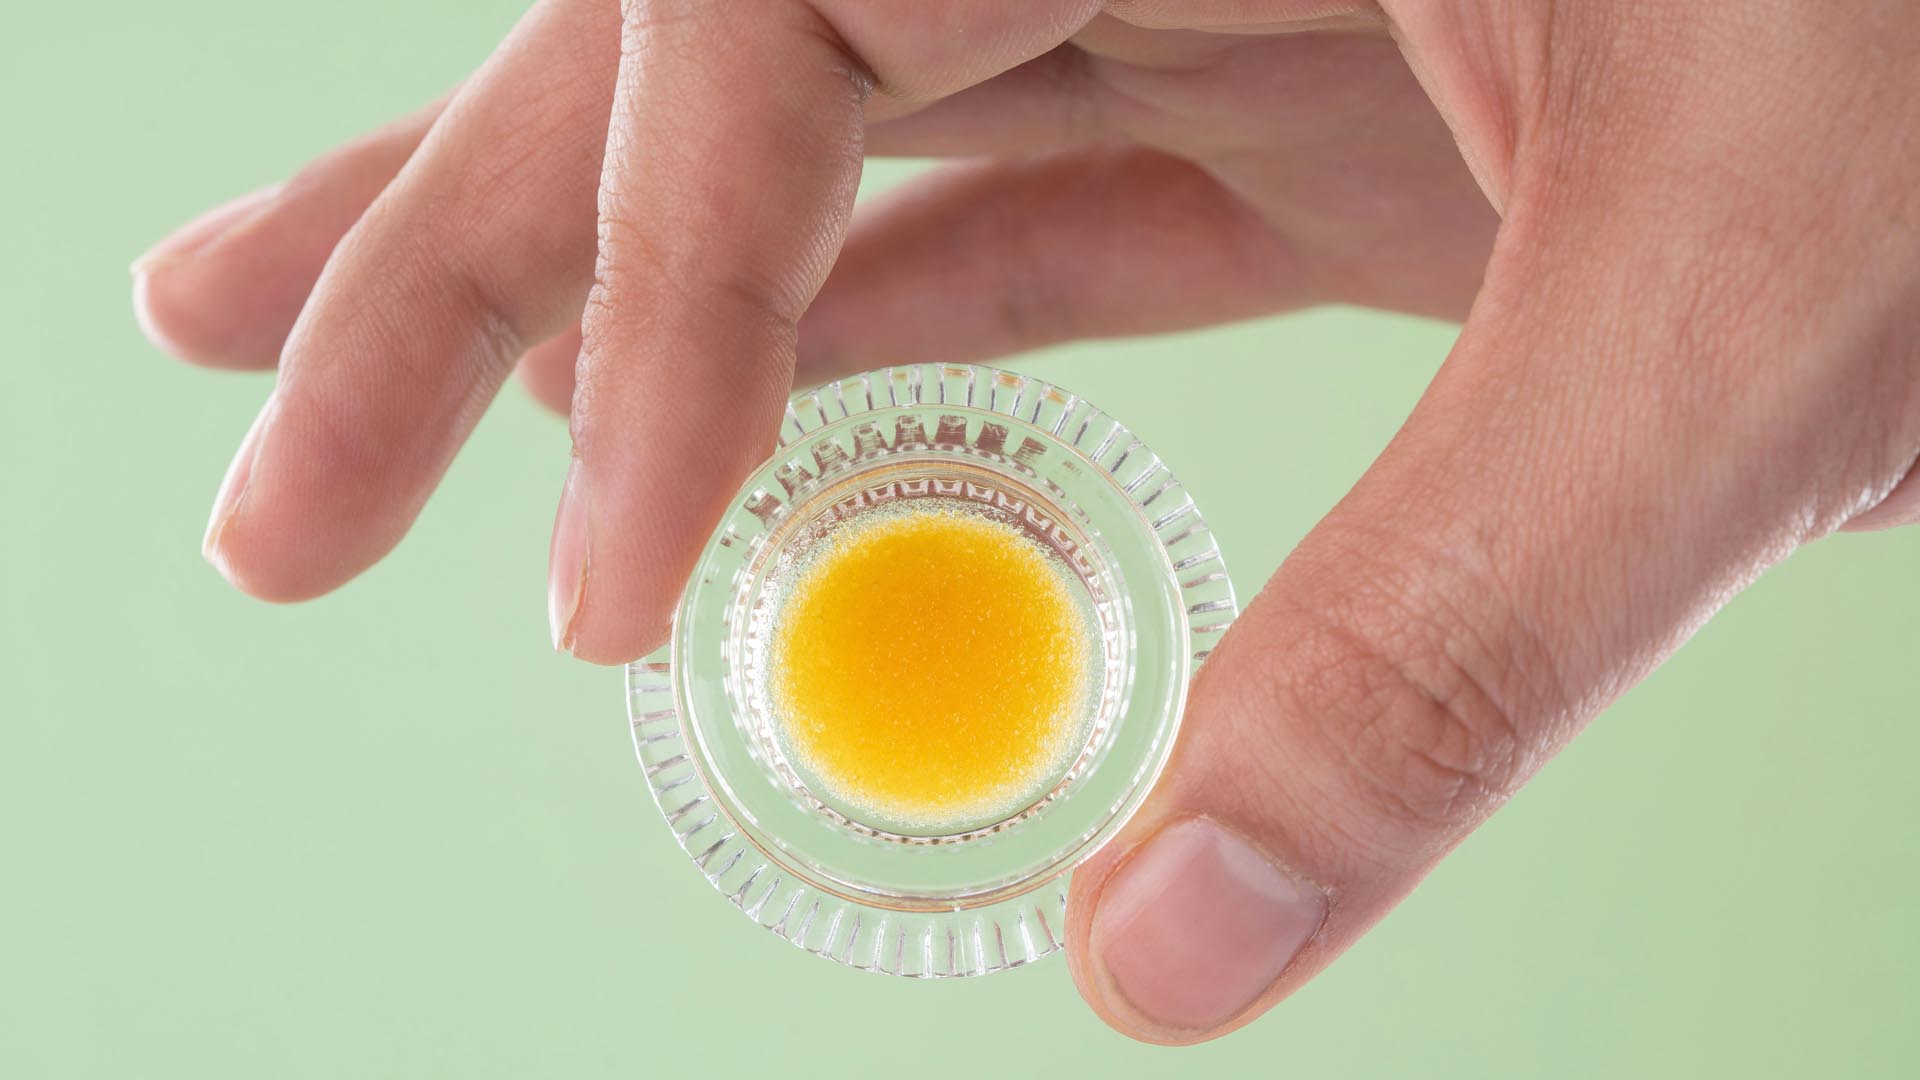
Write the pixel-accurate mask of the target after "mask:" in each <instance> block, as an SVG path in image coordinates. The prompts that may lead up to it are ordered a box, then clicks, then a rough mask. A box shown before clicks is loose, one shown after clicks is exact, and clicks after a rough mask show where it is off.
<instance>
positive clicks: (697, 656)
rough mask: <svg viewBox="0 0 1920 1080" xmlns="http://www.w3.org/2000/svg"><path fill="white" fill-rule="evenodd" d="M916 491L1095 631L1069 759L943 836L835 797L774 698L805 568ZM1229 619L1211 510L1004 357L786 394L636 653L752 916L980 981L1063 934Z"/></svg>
mask: <svg viewBox="0 0 1920 1080" xmlns="http://www.w3.org/2000/svg"><path fill="white" fill-rule="evenodd" d="M920 504H925V505H927V506H940V507H953V506H959V507H962V508H964V509H965V510H967V511H968V512H970V513H976V514H978V515H980V516H982V517H986V518H988V519H990V520H993V521H996V522H998V523H1000V524H1003V525H1006V526H1009V527H1011V528H1013V529H1017V530H1018V531H1019V532H1020V533H1021V535H1023V536H1024V537H1026V538H1027V539H1029V540H1031V541H1033V542H1034V543H1035V544H1037V545H1039V547H1040V548H1041V549H1042V550H1043V551H1045V552H1046V553H1047V555H1048V557H1049V558H1051V559H1054V560H1057V562H1058V565H1059V566H1060V567H1062V568H1063V570H1064V571H1065V573H1064V574H1063V580H1065V581H1067V582H1068V583H1069V589H1068V591H1069V592H1070V593H1071V594H1072V596H1073V602H1074V604H1075V605H1076V606H1077V607H1078V608H1079V609H1080V611H1081V613H1082V615H1083V616H1084V619H1085V622H1086V625H1087V626H1088V627H1089V628H1090V637H1091V639H1092V642H1093V647H1092V648H1091V649H1090V650H1089V652H1090V654H1091V665H1092V666H1091V668H1090V679H1089V686H1090V688H1091V692H1090V693H1089V694H1087V695H1086V709H1087V715H1086V716H1085V717H1082V718H1080V719H1081V721H1082V722H1081V723H1080V724H1079V725H1078V727H1077V728H1075V730H1076V731H1077V732H1078V733H1079V734H1078V736H1077V738H1076V743H1075V751H1077V752H1071V753H1069V754H1067V755H1065V756H1063V757H1062V759H1061V764H1060V766H1059V768H1058V769H1057V770H1056V771H1055V773H1054V775H1052V776H1050V777H1049V778H1048V780H1047V782H1046V783H1045V784H1044V785H1043V789H1042V790H1038V791H1037V793H1036V794H1035V795H1034V797H1033V798H1031V799H1030V800H1022V802H1021V804H1020V805H1018V806H1013V807H1008V808H1005V809H1003V810H1000V811H996V812H994V813H992V814H988V815H985V816H984V817H976V818H975V819H973V820H966V821H956V822H950V823H947V824H944V825H941V826H938V827H928V826H926V825H924V824H915V823H913V822H906V821H893V820H887V819H885V818H884V816H882V815H879V814H876V813H874V812H872V811H868V810H862V809H860V808H859V807H857V806H855V805H853V804H850V803H848V802H846V801H844V800H842V799H840V798H837V797H836V796H835V794H834V793H833V792H831V791H829V790H827V789H826V788H825V787H824V786H823V785H821V784H820V783H819V782H818V781H817V779H816V778H814V777H811V776H810V775H809V774H808V772H807V770H806V769H804V768H802V767H799V766H797V765H796V763H795V761H794V760H793V755H792V754H790V753H788V752H787V750H786V748H785V746H784V744H783V740H782V736H781V732H780V728H779V725H778V724H777V723H775V722H774V718H773V716H772V715H771V712H772V709H773V705H772V704H771V702H770V697H769V693H768V686H769V683H770V681H771V676H772V674H773V672H772V668H773V665H775V664H777V663H778V656H777V654H776V653H775V651H774V650H771V649H770V648H769V640H770V637H771V627H772V620H773V618H774V616H775V614H776V613H777V612H778V610H779V606H780V602H781V600H782V598H783V597H784V595H785V594H786V592H787V591H788V590H789V589H790V588H791V586H792V584H793V581H794V579H795V577H796V574H797V568H799V567H803V566H804V565H806V563H807V560H808V557H809V554H810V553H811V552H814V551H816V550H818V549H819V547H820V545H822V544H825V543H827V542H829V541H830V540H831V538H832V537H833V535H834V534H835V533H836V531H837V530H841V529H844V528H848V527H851V526H852V525H854V524H856V523H858V522H860V521H862V520H865V519H866V518H868V517H869V516H870V515H873V514H877V513H889V512H894V511H897V510H898V509H901V508H911V507H914V506H916V505H920ZM1237 612H1238V605H1237V603H1236V601H1235V598H1234V593H1233V586H1232V583H1231V582H1230V581H1229V580H1228V577H1227V572H1226V567H1225V565H1224V563H1223V562H1222V561H1221V556H1220V551H1219V548H1218V546H1217V545H1216V544H1215V542H1214V538H1213V535H1212V533H1211V532H1209V531H1208V529H1207V526H1206V523H1205V522H1204V521H1203V520H1202V518H1201V516H1200V511H1199V509H1198V508H1197V507H1196V506H1195V505H1194V503H1193V500H1192V498H1191V497H1189V495H1188V494H1187V491H1186V489H1185V488H1184V487H1182V486H1181V484H1180V483H1179V481H1178V480H1176V479H1175V478H1174V476H1173V473H1172V472H1171V471H1170V470H1169V469H1168V468H1167V466H1166V465H1165V463H1163V462H1162V461H1161V460H1160V458H1159V457H1158V456H1156V455H1155V454H1154V453H1153V452H1152V451H1151V450H1149V449H1148V448H1147V447H1146V446H1145V445H1144V444H1143V443H1142V442H1141V441H1140V440H1139V439H1138V438H1136V437H1135V436H1134V435H1133V434H1132V433H1131V432H1129V431H1128V430H1127V428H1126V427H1125V426H1123V425H1122V424H1120V423H1119V422H1118V421H1116V420H1114V419H1113V418H1111V417H1109V416H1107V415H1106V414H1105V413H1102V412H1101V411H1100V410H1099V409H1097V408H1095V407H1094V406H1092V405H1091V404H1089V403H1088V402H1086V401H1084V400H1082V399H1081V398H1079V397H1077V396H1075V395H1074V394H1072V393H1069V392H1067V391H1066V390H1063V389H1061V388H1059V387H1057V386H1054V385H1052V384H1050V383H1047V382H1044V381H1042V380H1039V379H1035V378H1032V377H1030V376H1025V375H1020V374H1016V373H1013V372H1007V371H1000V370H996V369H993V368H988V367H980V366H973V365H952V364H939V365H936V364H920V365H911V366H904V367H892V368H884V369H881V370H878V371H873V372H868V373H866V374H864V375H858V376H854V377H851V378H847V379H842V380H840V381H838V382H835V383H831V384H829V385H826V386H824V387H821V388H819V389H817V390H812V391H808V392H806V393H802V394H799V395H796V396H795V397H794V398H793V400H792V401H791V402H790V403H789V405H788V408H787V412H786V416H785V418H784V422H783V424H782V426H781V429H780V435H779V446H778V449H777V450H776V451H775V453H774V455H773V456H772V457H771V458H770V459H769V460H768V461H766V462H765V463H764V464H763V465H762V466H761V467H760V468H759V469H758V470H756V471H755V472H754V474H753V475H752V476H751V477H749V478H748V480H747V482H746V484H745V485H744V486H743V487H742V488H741V490H740V492H739V495H738V496H737V497H736V498H735V499H734V500H733V502H732V503H731V504H730V505H729V508H728V510H727V512H726V514H725V516H724V518H723V519H722V521H721V522H720V525H719V527H718V528H717V529H716V530H715V532H714V534H713V537H712V539H711V540H710V541H709V543H708V544H707V546H706V549H705V550H704V551H703V552H702V554H701V556H700V559H699V561H698V563H697V564H696V566H695V569H694V574H693V577H692V580H691V581H690V582H689V583H688V586H687V589H686V592H685V593H684V594H683V596H682V598H681V601H680V605H679V607H678V609H677V611H676V612H675V616H674V624H673V634H672V639H671V641H670V642H669V643H668V644H667V645H666V646H665V647H663V648H662V649H660V650H659V651H658V652H655V653H654V654H653V655H651V656H648V657H647V658H645V659H644V660H641V661H638V662H636V663H633V664H631V665H629V666H628V668H627V689H628V703H629V712H630V718H631V722H632V728H633V739H634V746H635V749H636V750H637V751H638V754H639V757H640V763H641V766H642V769H643V771H644V773H645V776H646V780H647V783H648V786H649V787H650V788H651V789H652V792H653V795H654V798H655V801H656V802H657V803H658V804H659V806H660V809H661V812H662V813H663V814H664V815H665V817H666V820H667V824H668V826H669V827H670V828H671V829H672V830H673V832H674V834H675V836H676V837H677V838H678V840H679V842H680V844H681V846H682V847H683V848H684V849H685V850H686V852H687V854H688V855H689V856H690V857H691V858H692V860H693V862H694V864H695V866H697V867H698V868H699V870H700V872H701V873H702V874H704V875H705V876H706V877H707V879H708V880H709V881H711V882H712V883H713V884H714V885H715V886H716V887H717V888H718V889H719V890H720V892H721V893H722V894H723V895H725V896H726V897H727V899H728V900H730V901H731V902H732V903H733V904H734V905H735V906H736V907H738V908H739V909H740V910H741V911H742V912H743V913H744V914H745V915H746V916H747V917H748V918H750V919H752V920H754V921H755V922H757V923H759V924H760V925H762V926H764V927H766V928H768V929H770V930H772V931H773V932H774V933H776V934H778V935H780V936H781V937H783V938H785V939H786V940H788V941H790V942H792V943H793V944H795V945H799V946H801V947H802V948H805V949H807V950H808V951H810V952H813V953H816V954H818V955H820V956H824V957H828V958H831V959H833V960H837V961H839V962H840V963H843V964H848V965H850V966H853V967H857V968H861V969H865V970H872V971H879V972H886V973H889V974H895V975H905V976H911V977H918V978H936V977H951V976H963V975H982V974H987V973H990V972H994V971H1000V970H1004V969H1006V968H1011V967H1017V966H1020V965H1022V964H1026V963H1030V962H1032V961H1035V960H1038V959H1041V958H1042V957H1045V956H1048V955H1050V954H1052V953H1055V952H1058V951H1059V950H1060V948H1061V945H1062V941H1063V934H1064V928H1065V909H1066V896H1067V882H1068V877H1069V874H1070V873H1071V871H1072V870H1073V868H1074V867H1075V866H1078V865H1079V864H1080V863H1082V862H1084V861H1085V860H1086V859H1087V857H1088V856H1090V855H1091V854H1093V852H1094V851H1096V850H1098V849H1099V848H1100V846H1101V845H1102V844H1104V843H1105V842H1106V841H1108V840H1109V839H1111V838H1112V837H1113V835H1114V834H1115V833H1116V832H1117V831H1118V830H1119V829H1120V827H1121V826H1122V825H1124V824H1125V823H1126V821H1127V819H1128V818H1129V817H1130V816H1131V815H1132V814H1133V812H1134V810H1135V809H1137V808H1138V806H1139V805H1140V802H1141V800H1142V799H1143V798H1144V797H1145V796H1146V794H1147V792H1148V791H1149V790H1150V789H1151V788H1152V787H1153V784H1154V782H1155V781H1156V780H1157V779H1158V777H1159V775H1160V772H1161V770H1162V768H1163V767H1164V765H1165V763H1166V760H1167V757H1168V754H1169V752H1170V751H1171V749H1172V747H1173V742H1174V739H1175V737H1176V736H1177V735H1178V734H1179V730H1180V718H1181V712H1182V710H1183V708H1184V706H1185V703H1186V695H1187V686H1188V683H1189V681H1190V680H1191V678H1192V675H1193V672H1194V670H1195V669H1196V668H1197V667H1198V665H1199V664H1200V662H1201V661H1202V660H1204V659H1205V658H1206V656H1207V654H1208V652H1209V651H1210V650H1211V649H1212V647H1213V644H1214V642H1216V641H1217V640H1218V639H1219V637H1220V634H1221V632H1222V631H1224V630H1225V629H1226V627H1227V625H1228V624H1229V623H1230V622H1231V621H1232V620H1233V618H1234V616H1235V615H1236V614H1237ZM900 677H902V678H911V677H913V673H912V672H910V671H902V672H901V673H900Z"/></svg>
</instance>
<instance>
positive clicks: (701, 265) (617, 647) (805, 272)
mask: <svg viewBox="0 0 1920 1080" xmlns="http://www.w3.org/2000/svg"><path fill="white" fill-rule="evenodd" d="M843 7H844V8H845V10H833V11H831V12H823V11H819V10H816V9H815V8H813V7H811V6H808V5H807V4H804V3H799V2H788V3H781V4H765V5H756V6H755V7H754V9H753V12H752V17H750V18H747V17H742V16H741V14H740V12H739V10H738V9H735V8H731V7H727V6H724V5H711V4H700V3H686V4H675V3H658V4H648V3H639V2H629V3H627V4H626V5H624V12H623V15H624V26H623V31H622V54H623V55H622V60H621V64H620V76H619V83H618V87H617V89H616V91H615V95H614V107H613V118H612V123H611V126H610V129H609V133H608V143H607V153H606V171H605V175H604V177H603V179H602V184H601V199H600V222H601V229H600V244H599V265H598V268H597V270H596V275H595V277H596V280H595V284H594V289H593V295H592V298H591V300H590V301H589V304H588V310H587V314H586V318H585V320H584V322H583V331H584V341H585V347H584V350H583V352H582V355H581V363H580V371H579V377H580V386H579V388H578V390H577V391H576V392H575V395H574V402H575V409H574V416H573V431H574V455H575V460H574V462H573V464H572V466H571V468H570V472H569V474H568V478H567V482H566V485H565V490H564V493H563V495H562V497H561V505H560V508H559V511H558V513H557V515H556V517H555V525H554V536H553V548H552V558H551V580H550V587H549V596H550V601H549V606H548V612H549V616H550V619H551V622H552V625H553V635H554V642H555V645H556V647H559V648H563V649H567V650H569V651H571V652H572V653H573V654H574V655H576V656H580V657H583V658H585V659H588V660H593V661H597V662H604V663H615V662H620V661H625V660H630V659H633V658H634V657H636V656H639V655H641V654H643V653H644V652H646V651H647V650H648V649H649V648H651V647H653V646H654V645H655V644H657V643H658V642H660V641H661V640H663V639H664V637H665V633H666V629H667V625H668V620H669V614H670V610H671V607H672V604H673V602H674V599H675V598H676V597H677V596H678V594H679V592H680V589H681V587H682V586H683V585H684V583H685V582H686V579H687V576H688V574H689V572H690V571H691V569H692V565H693V559H694V557H695V555H696V554H697V553H698V549H699V546H700V544H701V542H702V541H703V540H704V538H705V536H706V534H707V533H708V531H709V530H710V529H711V528H712V527H713V523H714V521H715V520H717V518H718V517H719V515H720V511H721V508H722V506H723V505H724V503H725V501H726V500H727V499H728V498H729V497H730V496H731V494H732V492H733V491H734V490H735V488H737V487H738V485H739V483H740V481H741V480H742V478H744V476H745V475H746V473H747V472H748V471H749V470H750V469H751V468H752V466H753V465H754V464H756V463H757V462H758V461H759V460H760V459H761V458H763V457H764V456H765V455H766V453H767V451H768V449H769V448H770V447H771V446H772V443H773V438H774V434H775V432H776V429H777V428H778V426H779V424H778V420H779V416H780V412H781V410H782V408H783V407H784V404H785V401H786V395H787V391H788V389H789V384H790V381H791V378H792V372H793V356H794V337H795V332H796V331H795V326H796V323H797V322H798V320H799V318H800V313H801V312H802V311H804V310H805V309H806V306H807V304H808V303H809V302H810V301H811V300H812V299H813V296H814V293H815V292H816V291H817V290H818V289H819V287H820V283H821V281H822V280H823V279H824V278H825V277H826V273H827V268H828V267H829V266H830V265H831V264H832V262H833V258H834V255H835V253H836V252H837V251H838V249H839V246H840V241H841V237H842V234H843V232H844V229H845V222H846V217H847V213H848V210H849V208H850V206H851V203H852V199H853V192H854V187H855V185H856V183H857V181H858V178H859V171H860V160H861V156H862V130H863V127H864V124H865V122H866V121H869V120H878V119H881V118H883V117H885V116H886V115H887V114H888V113H889V112H893V113H895V114H897V113H898V112H899V111H903V110H905V109H908V108H911V107H912V106H913V105H915V104H918V103H919V102H923V101H926V100H931V99H933V98H937V97H940V96H944V95H945V94H948V93H951V92H953V91H955V90H958V89H960V88H961V87H964V86H968V85H972V84H974V83H977V82H981V81H984V80H985V79H988V78H991V77H992V76H993V75H996V74H998V73H999V72H1001V71H1004V70H1006V69H1007V68H1010V67H1012V66H1014V65H1016V64H1018V63H1020V62H1022V61H1025V60H1028V59H1031V58H1032V57H1034V56H1037V55H1040V54H1041V53H1043V52H1045V51H1047V50H1048V49H1050V48H1052V47H1054V46H1055V45H1058V44H1059V43H1060V42H1061V41H1063V40H1065V38H1066V37H1067V36H1068V35H1070V34H1071V33H1072V32H1073V30H1074V29H1075V28H1076V27H1077V26H1078V25H1080V24H1081V23H1084V21H1085V20H1086V19H1088V18H1091V17H1092V14H1093V12H1092V10H1091V5H1089V4H1051V5H1046V4H1042V5H1034V4H1029V3H1015V2H1013V0H973V2H970V3H961V4H953V5H947V6H945V7H943V8H941V9H939V11H938V12H937V13H935V14H933V15H931V16H924V13H922V15H921V17H916V18H914V19H907V18H904V17H903V16H901V15H900V14H898V13H896V12H895V11H894V10H893V9H890V8H874V7H872V6H869V5H859V4H849V5H843ZM1081 9H1084V10H1081ZM928 18H931V20H932V22H931V24H929V23H928ZM1076 20H1077V21H1076ZM943 24H945V25H943ZM967 27H973V28H975V29H979V28H986V27H991V28H993V32H992V33H980V34H978V35H977V38H976V36H975V35H972V34H966V33H962V32H961V31H962V30H964V29H965V28H967ZM943 31H945V32H943ZM769 178H777V180H776V179H769Z"/></svg>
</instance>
